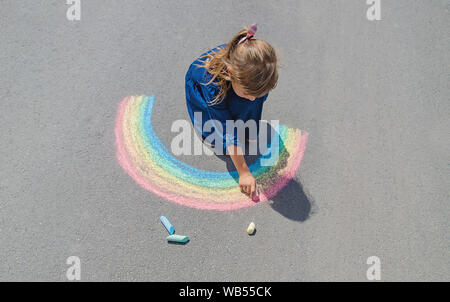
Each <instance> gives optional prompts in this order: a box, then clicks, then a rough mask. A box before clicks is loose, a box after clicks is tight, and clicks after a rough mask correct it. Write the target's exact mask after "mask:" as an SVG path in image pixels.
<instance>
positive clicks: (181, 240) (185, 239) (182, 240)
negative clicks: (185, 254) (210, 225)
mask: <svg viewBox="0 0 450 302" xmlns="http://www.w3.org/2000/svg"><path fill="white" fill-rule="evenodd" d="M166 239H167V240H168V241H171V242H179V243H186V242H188V241H189V237H188V236H182V235H170V236H167V238H166Z"/></svg>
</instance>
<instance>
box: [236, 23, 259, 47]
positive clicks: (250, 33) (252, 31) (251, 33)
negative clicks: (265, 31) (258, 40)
mask: <svg viewBox="0 0 450 302" xmlns="http://www.w3.org/2000/svg"><path fill="white" fill-rule="evenodd" d="M256 30H258V26H257V25H256V23H253V24H252V26H250V29H249V30H248V32H247V35H246V36H245V37H243V38H242V39H241V40H240V41H239V42H238V45H239V44H241V43H242V42H244V41H245V40H247V39H249V38H251V37H253V36H254V35H255V33H256Z"/></svg>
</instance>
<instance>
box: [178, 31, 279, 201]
mask: <svg viewBox="0 0 450 302" xmlns="http://www.w3.org/2000/svg"><path fill="white" fill-rule="evenodd" d="M256 30H257V27H256V24H253V25H252V26H251V27H250V29H247V28H245V29H243V30H241V31H240V32H239V33H238V34H236V35H235V36H234V37H233V39H231V41H230V42H228V43H227V44H222V45H220V46H218V47H216V48H215V49H213V50H209V51H208V52H206V53H204V54H202V55H201V56H200V57H199V58H198V59H197V60H195V61H194V62H193V63H192V64H191V65H190V67H189V70H188V71H187V73H186V104H187V108H188V111H189V116H190V117H191V120H192V122H193V123H194V126H195V128H196V129H197V130H198V131H199V132H200V133H201V134H202V137H203V141H204V142H205V140H206V143H209V144H210V145H218V144H216V143H217V141H214V143H213V142H212V141H208V140H207V138H208V137H209V136H210V135H211V133H212V132H216V133H215V134H216V135H217V136H219V137H221V138H222V139H223V144H222V146H223V149H224V151H225V152H227V154H229V155H230V157H231V159H232V161H233V163H234V165H235V166H236V170H237V171H238V174H239V187H240V189H241V190H242V191H243V192H245V193H247V194H248V195H249V196H250V198H253V194H254V193H255V190H256V181H255V178H254V177H253V175H252V174H251V172H250V170H249V169H248V166H247V163H246V162H245V159H244V156H243V152H242V148H241V146H242V144H241V143H240V142H239V140H238V137H237V135H236V132H235V131H232V132H229V133H228V132H226V131H227V129H226V128H227V127H226V121H227V120H231V121H237V120H242V121H243V122H247V121H249V120H254V121H255V122H256V125H259V121H260V119H261V113H262V107H263V103H264V102H265V100H266V99H267V96H268V93H269V91H270V90H272V89H274V88H275V86H276V84H277V81H278V71H277V67H278V66H277V55H276V51H275V49H274V48H273V47H272V46H271V45H270V44H268V43H267V42H265V41H262V40H259V39H256V38H255V37H254V34H255V32H256ZM198 113H201V120H196V119H195V117H197V119H198V116H199V115H198ZM211 120H212V121H213V124H214V123H215V122H216V121H218V122H219V123H220V124H221V125H220V126H221V127H220V126H217V127H216V126H214V127H213V128H212V129H213V130H212V132H207V131H205V130H204V127H203V125H205V123H207V122H208V121H211ZM198 125H201V128H200V127H198Z"/></svg>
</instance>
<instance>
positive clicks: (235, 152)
mask: <svg viewBox="0 0 450 302" xmlns="http://www.w3.org/2000/svg"><path fill="white" fill-rule="evenodd" d="M227 149H228V153H229V154H230V157H231V160H232V161H233V164H234V166H235V167H236V170H237V171H238V173H239V187H240V188H241V190H242V191H244V192H245V193H247V194H248V195H249V196H250V198H253V194H254V192H255V189H256V179H255V178H254V177H253V175H252V173H251V172H250V170H249V169H248V166H247V163H246V162H245V158H244V155H243V152H242V148H241V147H239V146H236V145H229V146H228V147H227Z"/></svg>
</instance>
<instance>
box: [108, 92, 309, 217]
mask: <svg viewBox="0 0 450 302" xmlns="http://www.w3.org/2000/svg"><path fill="white" fill-rule="evenodd" d="M154 103H155V101H154V96H150V97H148V96H129V97H126V98H124V99H123V100H122V102H120V103H119V105H118V112H117V117H116V125H115V136H116V156H117V160H118V162H119V164H120V165H121V166H122V168H123V169H124V170H125V171H126V172H127V173H128V174H129V175H130V176H131V177H132V178H133V179H134V180H135V181H136V182H137V183H138V184H139V185H140V186H142V187H143V188H144V189H146V190H148V191H151V192H153V193H154V194H156V195H159V196H161V197H163V198H165V199H167V200H169V201H172V202H175V203H178V204H181V205H184V206H188V207H193V208H197V209H207V210H219V211H227V210H236V209H241V208H245V207H249V206H253V205H255V204H256V203H255V202H253V201H252V200H251V199H250V198H249V197H248V196H247V195H245V194H244V193H242V192H241V191H240V189H239V187H238V174H237V171H232V172H213V171H206V170H200V169H197V168H195V167H192V166H190V165H188V164H186V163H184V162H181V161H179V160H178V159H176V158H175V157H174V156H173V155H172V154H171V153H170V152H168V150H167V149H166V147H165V146H164V144H163V143H162V142H161V140H160V139H159V138H158V136H157V135H156V133H155V131H154V129H153V126H152V110H153V106H154ZM307 139H308V133H306V132H305V133H303V134H302V133H301V131H300V130H299V129H292V128H288V127H286V126H284V125H280V127H279V145H278V148H279V158H278V160H277V162H276V163H275V164H274V165H271V166H262V165H261V159H263V158H266V159H267V158H270V152H271V151H270V148H271V147H270V146H269V148H268V151H267V152H266V153H264V154H263V155H261V157H259V158H258V160H256V161H255V162H254V163H253V164H252V165H250V166H249V169H250V171H251V172H252V174H253V176H254V177H255V178H256V181H257V183H258V185H259V187H260V202H264V201H267V200H269V199H270V198H272V197H274V196H275V195H276V194H277V193H278V192H279V191H280V190H281V189H283V188H284V187H285V186H286V185H287V184H288V183H289V181H290V180H291V179H292V178H293V177H294V176H295V173H296V171H297V169H298V167H299V166H300V163H301V160H302V157H303V153H304V150H305V146H306V142H307Z"/></svg>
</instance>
